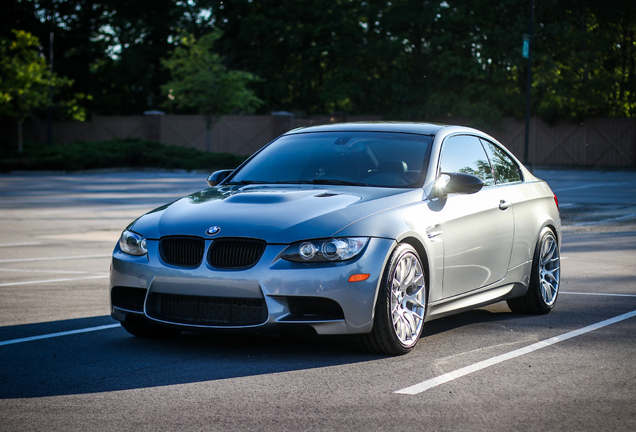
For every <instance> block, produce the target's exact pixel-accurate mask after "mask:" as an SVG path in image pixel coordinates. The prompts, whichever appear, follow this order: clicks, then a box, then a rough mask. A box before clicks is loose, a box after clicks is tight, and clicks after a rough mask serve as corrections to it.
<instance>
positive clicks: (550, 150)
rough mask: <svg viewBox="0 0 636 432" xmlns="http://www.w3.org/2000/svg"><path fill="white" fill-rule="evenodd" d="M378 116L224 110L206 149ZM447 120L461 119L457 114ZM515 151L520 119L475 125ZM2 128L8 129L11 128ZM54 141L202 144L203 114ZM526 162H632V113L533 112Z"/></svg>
mask: <svg viewBox="0 0 636 432" xmlns="http://www.w3.org/2000/svg"><path fill="white" fill-rule="evenodd" d="M360 120H379V117H369V116H365V117H363V116H347V115H344V114H343V115H337V116H324V117H312V118H309V119H300V118H296V117H294V116H293V115H290V114H287V113H279V114H276V115H264V116H248V115H246V116H225V117H223V118H221V120H220V121H218V122H217V123H215V125H214V127H213V129H212V131H211V149H210V150H211V151H213V152H228V153H234V154H241V155H249V154H251V153H253V152H254V151H256V150H258V149H259V148H261V147H262V146H263V145H265V144H267V143H268V142H269V141H271V140H272V139H273V138H275V137H277V136H278V135H280V134H282V133H284V132H286V131H288V130H291V129H294V128H296V127H301V126H309V125H315V124H326V123H337V122H342V121H360ZM445 122H447V123H455V124H466V125H469V122H467V121H462V120H461V119H445ZM481 129H482V130H484V131H485V132H487V133H489V134H490V135H492V136H493V137H495V138H496V139H498V140H499V141H500V142H501V143H502V144H504V145H505V146H507V147H508V148H509V149H510V150H511V151H512V152H513V153H514V154H516V155H517V156H518V157H520V158H523V154H524V140H525V122H524V121H523V120H516V119H514V118H505V119H503V120H502V121H501V123H500V124H499V125H497V126H493V127H485V128H481ZM4 130H5V131H7V130H8V131H10V130H13V128H9V129H7V128H6V127H5V128H4ZM52 130H53V140H54V142H55V143H60V144H63V143H69V142H73V141H77V140H82V141H91V142H99V141H106V140H111V139H114V138H145V139H151V140H155V141H159V142H162V143H165V144H170V145H177V146H183V147H192V148H197V149H200V150H205V149H206V143H205V135H206V134H205V120H204V118H203V116H200V115H146V116H127V117H95V118H93V120H91V121H87V122H54V123H53V127H52ZM46 131H47V127H46V123H45V122H32V123H28V124H26V125H25V127H24V132H25V137H26V138H28V139H32V140H35V141H41V142H42V141H46V136H47V135H46V133H47V132H46ZM529 148H530V153H529V158H530V162H531V163H532V164H534V165H553V166H598V167H609V166H611V167H634V166H636V118H599V119H589V120H586V121H585V122H583V123H571V122H559V123H556V124H553V125H550V124H547V123H545V122H543V121H542V120H540V119H539V118H537V117H534V118H532V119H531V123H530V147H529Z"/></svg>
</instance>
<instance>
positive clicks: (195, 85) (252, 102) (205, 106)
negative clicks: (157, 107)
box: [161, 30, 262, 125]
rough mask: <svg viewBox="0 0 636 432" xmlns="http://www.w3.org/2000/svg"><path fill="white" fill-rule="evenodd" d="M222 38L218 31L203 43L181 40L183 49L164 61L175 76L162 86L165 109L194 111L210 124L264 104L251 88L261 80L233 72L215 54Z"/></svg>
mask: <svg viewBox="0 0 636 432" xmlns="http://www.w3.org/2000/svg"><path fill="white" fill-rule="evenodd" d="M220 37H221V33H220V32H219V31H218V30H217V31H214V32H212V33H209V34H207V35H205V36H203V37H201V38H200V39H199V40H197V39H195V37H194V36H192V35H190V36H186V37H183V38H182V39H181V44H180V46H178V47H177V48H176V49H175V50H174V52H173V53H172V56H171V57H170V58H169V59H167V60H165V61H164V62H163V64H164V66H165V67H166V68H168V69H169V70H170V74H171V76H172V79H171V80H170V81H169V82H168V83H167V84H165V85H163V86H161V89H162V91H163V93H164V95H166V96H167V98H168V101H167V102H166V103H165V104H164V106H167V107H172V106H176V107H177V109H179V108H193V109H195V110H196V111H197V112H198V113H200V114H203V115H205V116H206V119H207V122H208V125H209V124H210V123H211V122H212V118H213V117H219V116H222V115H226V114H230V113H231V112H232V111H234V110H240V111H249V110H253V109H254V108H255V107H256V106H258V105H260V104H261V103H262V102H261V100H260V99H258V98H257V97H256V96H255V95H254V93H253V92H252V91H251V90H250V89H248V87H247V85H248V84H249V83H251V82H254V81H257V78H256V77H255V76H254V75H252V74H250V73H248V72H241V71H236V70H229V69H228V68H227V67H226V66H225V65H224V64H223V58H222V57H221V56H220V55H218V54H217V53H215V52H214V51H213V45H214V42H215V41H216V40H217V39H219V38H220Z"/></svg>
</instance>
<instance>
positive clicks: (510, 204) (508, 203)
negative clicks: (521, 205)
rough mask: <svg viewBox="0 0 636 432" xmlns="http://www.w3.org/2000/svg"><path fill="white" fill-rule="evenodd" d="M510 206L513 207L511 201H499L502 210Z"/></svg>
mask: <svg viewBox="0 0 636 432" xmlns="http://www.w3.org/2000/svg"><path fill="white" fill-rule="evenodd" d="M510 206H512V203H511V202H510V201H506V200H500V201H499V209H500V210H506V209H508V208H510Z"/></svg>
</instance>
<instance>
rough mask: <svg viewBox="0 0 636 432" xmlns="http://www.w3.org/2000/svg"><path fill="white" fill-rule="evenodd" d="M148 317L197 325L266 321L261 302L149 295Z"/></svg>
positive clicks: (264, 306)
mask: <svg viewBox="0 0 636 432" xmlns="http://www.w3.org/2000/svg"><path fill="white" fill-rule="evenodd" d="M146 307H147V309H148V311H147V312H148V315H149V316H150V317H152V318H156V319H159V320H162V321H166V322H171V323H176V324H189V325H199V326H252V325H259V324H263V323H264V322H265V321H267V305H266V304H265V300H263V299H249V298H226V297H200V296H187V295H179V294H151V295H150V297H149V299H148V302H147V306H146Z"/></svg>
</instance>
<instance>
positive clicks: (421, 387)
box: [394, 310, 636, 395]
mask: <svg viewBox="0 0 636 432" xmlns="http://www.w3.org/2000/svg"><path fill="white" fill-rule="evenodd" d="M633 317H636V310H634V311H631V312H628V313H626V314H623V315H619V316H616V317H614V318H610V319H607V320H605V321H601V322H598V323H596V324H592V325H589V326H587V327H583V328H581V329H578V330H574V331H571V332H568V333H564V334H562V335H559V336H555V337H552V338H550V339H546V340H543V341H540V342H537V343H535V344H532V345H528V346H527V347H524V348H520V349H517V350H514V351H510V352H508V353H506V354H501V355H498V356H496V357H493V358H490V359H487V360H483V361H480V362H478V363H475V364H472V365H470V366H466V367H463V368H461V369H457V370H455V371H453V372H449V373H447V374H444V375H440V376H438V377H435V378H431V379H429V380H426V381H423V382H421V383H419V384H415V385H412V386H410V387H406V388H403V389H401V390H397V391H395V392H394V393H398V394H406V395H416V394H419V393H422V392H425V391H426V390H430V389H432V388H434V387H437V386H439V385H442V384H445V383H447V382H450V381H453V380H456V379H457V378H461V377H463V376H466V375H469V374H471V373H473V372H477V371H480V370H482V369H486V368H488V367H490V366H494V365H496V364H499V363H502V362H504V361H506V360H510V359H513V358H516V357H519V356H522V355H524V354H529V353H531V352H533V351H536V350H539V349H541V348H545V347H548V346H551V345H554V344H556V343H558V342H563V341H565V340H568V339H571V338H574V337H577V336H581V335H583V334H585V333H589V332H591V331H594V330H598V329H600V328H602V327H606V326H608V325H611V324H615V323H617V322H620V321H624V320H626V319H629V318H633Z"/></svg>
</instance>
